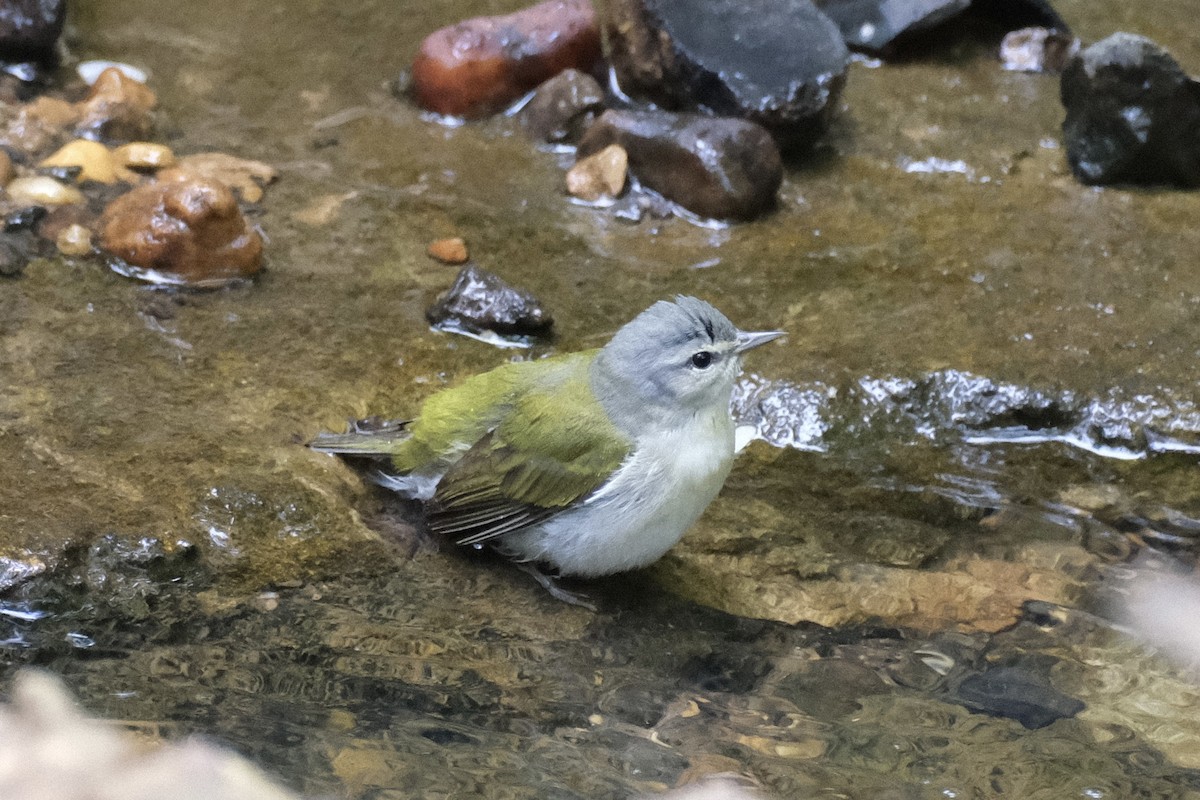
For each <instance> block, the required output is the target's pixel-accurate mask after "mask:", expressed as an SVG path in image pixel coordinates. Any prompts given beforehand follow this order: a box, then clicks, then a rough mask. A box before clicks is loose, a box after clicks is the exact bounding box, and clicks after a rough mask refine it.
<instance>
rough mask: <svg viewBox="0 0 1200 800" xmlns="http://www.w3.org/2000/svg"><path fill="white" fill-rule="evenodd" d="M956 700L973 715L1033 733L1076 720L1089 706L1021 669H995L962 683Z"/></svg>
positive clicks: (1043, 679) (956, 693)
mask: <svg viewBox="0 0 1200 800" xmlns="http://www.w3.org/2000/svg"><path fill="white" fill-rule="evenodd" d="M954 699H955V700H956V701H957V702H959V703H961V704H962V705H964V706H966V707H967V708H969V709H970V710H972V711H977V712H980V713H983V714H990V715H992V716H994V717H1007V718H1008V719H1015V720H1016V721H1017V722H1019V723H1021V724H1022V725H1024V726H1025V727H1026V728H1029V729H1030V730H1036V729H1038V728H1044V727H1046V726H1047V725H1049V724H1050V723H1052V722H1054V721H1055V720H1060V719H1066V718H1068V717H1073V716H1075V715H1076V714H1078V713H1079V712H1080V711H1083V709H1084V708H1086V706H1085V705H1084V703H1083V701H1081V700H1078V699H1076V698H1074V697H1071V696H1070V695H1067V694H1063V693H1062V692H1060V691H1058V690H1057V689H1055V688H1054V687H1053V686H1051V685H1050V684H1049V682H1048V681H1047V680H1046V679H1045V678H1043V677H1041V676H1040V675H1036V674H1034V673H1032V672H1028V671H1026V670H1024V669H1021V668H1019V667H994V668H992V669H989V670H987V671H985V672H981V673H977V674H975V675H970V676H968V677H966V678H964V679H963V681H962V683H960V684H959V685H958V689H957V690H956V691H955V693H954Z"/></svg>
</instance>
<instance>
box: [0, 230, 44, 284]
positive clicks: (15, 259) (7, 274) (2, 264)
mask: <svg viewBox="0 0 1200 800" xmlns="http://www.w3.org/2000/svg"><path fill="white" fill-rule="evenodd" d="M35 251H36V245H35V243H34V242H33V238H32V237H31V236H30V235H29V233H28V232H15V233H7V232H6V233H0V278H17V277H20V275H21V273H22V272H24V271H25V267H26V266H28V265H29V259H30V258H31V256H32V254H33V253H34V252H35Z"/></svg>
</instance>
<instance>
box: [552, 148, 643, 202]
mask: <svg viewBox="0 0 1200 800" xmlns="http://www.w3.org/2000/svg"><path fill="white" fill-rule="evenodd" d="M628 170H629V155H628V153H626V152H625V148H623V147H621V146H620V145H619V144H610V145H609V146H608V147H605V148H604V149H603V150H600V151H598V152H595V153H593V154H592V155H590V156H587V157H585V158H581V159H580V160H579V161H576V162H575V166H573V167H571V169H570V170H568V171H567V191H568V192H570V193H571V195H572V196H573V197H578V198H579V199H580V200H586V201H588V202H595V201H596V200H599V199H601V198H603V197H617V196H618V195H620V194H621V190H623V189H624V188H625V175H626V173H627V172H628Z"/></svg>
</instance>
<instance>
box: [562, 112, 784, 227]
mask: <svg viewBox="0 0 1200 800" xmlns="http://www.w3.org/2000/svg"><path fill="white" fill-rule="evenodd" d="M610 144H619V145H621V147H623V148H625V151H626V152H627V153H628V154H629V171H630V172H631V173H632V174H633V175H634V176H635V177H636V178H637V179H638V180H639V181H641V183H642V184H643V185H644V186H646V187H648V188H650V189H653V190H654V191H656V192H658V193H659V194H661V195H663V196H664V197H666V198H668V199H669V200H674V201H675V202H676V203H679V204H680V205H681V206H683V207H684V208H686V209H688V210H689V211H692V212H694V213H696V214H699V215H700V216H703V217H711V218H713V219H751V218H753V217H756V216H758V215H759V214H762V213H763V212H764V211H767V210H769V209H770V208H771V207H772V206H773V205H774V203H775V193H776V192H777V191H778V190H779V184H780V182H781V181H782V180H783V164H782V162H781V160H780V157H779V149H778V148H777V147H776V145H775V142H774V141H773V140H772V138H771V135H770V134H769V133H767V131H766V130H765V129H764V128H762V127H761V126H759V125H756V124H754V123H753V122H748V121H746V120H743V119H728V118H715V117H707V116H703V115H701V114H672V113H670V112H666V111H605V112H604V114H603V115H601V117H600V119H598V120H596V122H595V124H594V125H592V127H591V128H590V129H589V130H588V132H587V133H586V134H585V135H584V137H583V139H582V141H580V143H579V157H580V158H583V157H585V156H588V155H590V154H592V153H595V152H597V151H599V150H603V149H604V148H605V147H607V146H608V145H610Z"/></svg>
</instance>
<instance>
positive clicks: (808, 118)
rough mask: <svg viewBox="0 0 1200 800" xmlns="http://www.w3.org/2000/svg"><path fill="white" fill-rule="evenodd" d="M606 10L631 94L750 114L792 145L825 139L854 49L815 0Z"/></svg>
mask: <svg viewBox="0 0 1200 800" xmlns="http://www.w3.org/2000/svg"><path fill="white" fill-rule="evenodd" d="M598 13H599V14H600V19H601V25H602V26H603V29H604V35H605V45H606V53H607V55H608V58H609V62H610V63H611V65H612V68H613V70H614V71H615V73H616V76H617V80H618V83H619V84H620V87H621V90H622V91H623V92H625V93H627V94H629V95H630V96H632V97H634V98H638V99H642V100H648V101H650V102H653V103H655V104H657V105H658V106H660V107H662V108H667V109H672V110H677V111H708V112H711V113H713V114H716V115H719V116H729V117H744V118H746V119H749V120H752V121H754V122H757V123H758V124H760V125H762V126H763V127H765V128H766V129H767V130H769V131H771V133H772V134H774V135H775V136H776V137H777V138H778V140H779V143H780V145H781V146H783V147H785V148H789V149H790V148H794V147H802V146H806V145H809V144H811V143H812V142H813V141H814V140H815V139H816V138H817V137H818V136H820V134H821V133H822V132H823V131H824V130H825V128H826V126H827V124H828V122H829V118H830V117H831V115H832V113H833V111H834V107H835V105H836V101H837V98H838V96H839V94H840V92H841V89H842V85H843V84H844V82H845V77H846V67H847V63H848V60H849V52H848V51H847V50H846V45H845V43H844V42H843V41H842V36H841V33H840V32H839V30H838V27H837V26H836V25H835V24H834V23H833V21H832V20H830V19H829V18H828V17H827V16H825V15H824V14H822V13H821V12H820V11H819V10H818V9H817V7H816V6H815V5H813V4H812V2H811V0H758V1H757V2H746V0H686V2H681V1H680V0H608V1H607V2H604V3H602V4H600V6H599V10H598Z"/></svg>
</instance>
